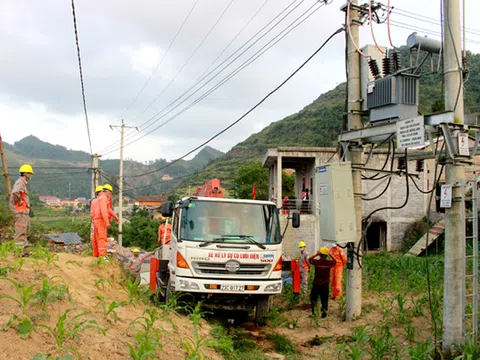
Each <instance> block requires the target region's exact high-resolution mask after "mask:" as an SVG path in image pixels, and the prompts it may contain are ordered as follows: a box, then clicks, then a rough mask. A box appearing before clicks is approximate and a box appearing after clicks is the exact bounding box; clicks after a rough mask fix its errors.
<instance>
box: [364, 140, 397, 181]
mask: <svg viewBox="0 0 480 360" xmlns="http://www.w3.org/2000/svg"><path fill="white" fill-rule="evenodd" d="M392 137H393V134H391V135H390V136H389V137H388V138H387V139H385V140H383V141H382V142H381V143H380V144H379V145H378V146H377V147H376V148H379V147H380V146H382V145H383V144H384V143H385V142H386V141H388V140H389V141H388V151H387V157H386V158H385V161H384V163H383V165H382V167H381V168H380V170H384V169H385V166H387V164H388V159H389V157H390V153H391V151H392V148H393V147H394V146H395V144H393V139H392ZM371 151H372V152H373V146H372V150H371ZM394 155H395V149H393V155H392V158H393V156H394ZM379 174H380V173H378V172H377V173H376V174H375V175H372V176H365V175H363V174H362V179H363V180H381V179H384V178H385V177H387V176H388V174H387V175H385V176H382V177H380V178H376V177H377V176H378V175H379Z"/></svg>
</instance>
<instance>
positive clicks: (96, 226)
mask: <svg viewBox="0 0 480 360" xmlns="http://www.w3.org/2000/svg"><path fill="white" fill-rule="evenodd" d="M107 192H108V190H105V189H104V190H103V191H102V192H101V193H100V194H99V195H98V197H97V198H96V201H94V202H93V201H92V206H91V207H90V213H91V215H92V220H93V230H94V236H93V238H94V239H95V242H96V244H94V245H93V248H94V253H93V256H95V257H98V256H104V255H106V254H107V229H108V228H109V227H110V222H109V221H108V193H107ZM95 245H96V248H97V250H98V252H97V253H95Z"/></svg>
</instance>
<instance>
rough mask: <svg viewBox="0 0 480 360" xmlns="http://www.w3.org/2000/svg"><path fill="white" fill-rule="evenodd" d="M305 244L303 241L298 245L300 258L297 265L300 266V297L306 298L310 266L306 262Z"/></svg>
mask: <svg viewBox="0 0 480 360" xmlns="http://www.w3.org/2000/svg"><path fill="white" fill-rule="evenodd" d="M306 246H307V244H305V242H304V241H300V242H299V243H298V248H299V249H300V258H299V259H298V265H299V266H300V287H301V289H302V296H306V295H307V292H308V273H309V271H310V264H309V262H308V251H307V249H306Z"/></svg>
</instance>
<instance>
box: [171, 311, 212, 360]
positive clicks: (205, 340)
mask: <svg viewBox="0 0 480 360" xmlns="http://www.w3.org/2000/svg"><path fill="white" fill-rule="evenodd" d="M203 314H204V313H203V312H202V303H201V302H198V303H197V305H196V306H195V308H194V309H193V310H192V313H191V315H190V321H191V322H192V324H193V337H190V336H187V337H183V339H182V340H179V341H178V342H179V343H180V344H181V345H182V347H183V349H184V350H185V351H186V355H185V359H186V360H203V359H205V355H204V353H203V349H204V348H205V347H206V346H213V345H214V344H215V343H216V342H215V340H214V339H212V338H211V337H210V336H209V335H203V336H201V335H200V333H199V331H198V328H199V326H200V320H201V319H202V315H203Z"/></svg>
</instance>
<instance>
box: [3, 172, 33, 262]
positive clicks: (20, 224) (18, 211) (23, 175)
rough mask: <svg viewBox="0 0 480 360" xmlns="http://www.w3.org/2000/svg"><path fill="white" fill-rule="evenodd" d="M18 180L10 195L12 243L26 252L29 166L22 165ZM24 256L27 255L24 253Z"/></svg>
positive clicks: (28, 213)
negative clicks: (12, 224)
mask: <svg viewBox="0 0 480 360" xmlns="http://www.w3.org/2000/svg"><path fill="white" fill-rule="evenodd" d="M18 172H19V173H20V176H19V178H18V179H17V181H15V184H14V185H13V189H12V194H11V195H10V202H9V205H10V210H11V211H12V212H13V218H14V221H15V233H14V235H13V241H14V242H15V245H17V246H22V247H23V249H24V250H25V251H26V248H27V247H28V240H27V229H28V223H29V220H30V219H29V215H30V198H29V197H28V191H27V185H28V181H29V180H30V178H31V177H32V176H33V169H32V166H31V165H30V164H23V165H22V166H20V169H19V171H18ZM24 255H27V254H26V253H25V254H24Z"/></svg>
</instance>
